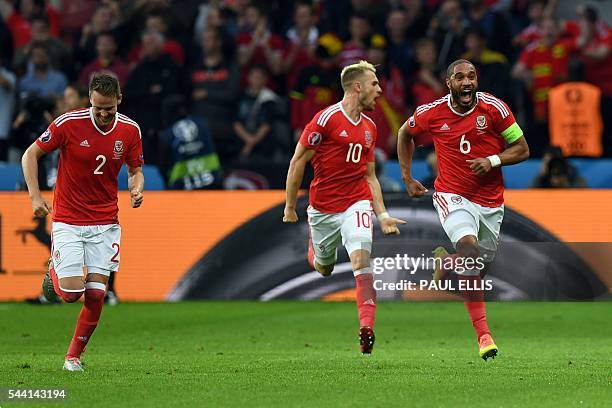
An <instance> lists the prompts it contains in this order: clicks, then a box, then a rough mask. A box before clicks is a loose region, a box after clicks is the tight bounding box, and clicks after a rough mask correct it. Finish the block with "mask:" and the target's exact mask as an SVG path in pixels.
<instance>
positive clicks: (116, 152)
mask: <svg viewBox="0 0 612 408" xmlns="http://www.w3.org/2000/svg"><path fill="white" fill-rule="evenodd" d="M122 154H123V140H115V148H114V149H113V159H115V160H117V159H120V158H121V155H122Z"/></svg>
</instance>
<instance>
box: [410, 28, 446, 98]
mask: <svg viewBox="0 0 612 408" xmlns="http://www.w3.org/2000/svg"><path fill="white" fill-rule="evenodd" d="M415 52H416V62H417V65H418V69H417V71H416V74H415V76H414V79H413V81H412V84H413V85H412V99H413V105H414V106H419V105H424V104H427V103H430V102H433V101H435V100H436V99H438V98H441V97H442V96H444V95H446V93H447V89H446V87H445V85H444V82H443V81H442V79H441V73H440V71H439V70H438V68H437V67H438V65H437V64H436V55H437V54H436V44H435V43H434V42H433V40H430V39H428V38H423V39H421V40H419V41H418V42H417V43H416V46H415Z"/></svg>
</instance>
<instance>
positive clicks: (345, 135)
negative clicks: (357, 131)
mask: <svg viewBox="0 0 612 408" xmlns="http://www.w3.org/2000/svg"><path fill="white" fill-rule="evenodd" d="M340 137H348V133H346V130H343V131H342V132H340Z"/></svg>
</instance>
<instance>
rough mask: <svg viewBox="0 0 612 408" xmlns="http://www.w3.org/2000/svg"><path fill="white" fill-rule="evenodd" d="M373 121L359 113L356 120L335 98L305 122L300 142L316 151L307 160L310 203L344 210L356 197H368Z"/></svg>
mask: <svg viewBox="0 0 612 408" xmlns="http://www.w3.org/2000/svg"><path fill="white" fill-rule="evenodd" d="M376 136H377V133H376V125H375V124H374V121H372V119H370V118H369V117H367V116H366V115H364V114H363V113H362V114H361V116H360V118H359V120H358V121H357V122H353V120H352V119H350V118H349V117H348V115H347V114H346V112H344V109H343V108H342V103H341V102H338V103H336V104H335V105H331V106H329V107H327V108H326V109H323V110H322V111H320V112H319V113H317V114H316V115H315V116H314V118H312V120H311V121H310V122H309V123H308V125H306V127H305V128H304V131H303V132H302V136H301V137H300V143H301V144H302V145H303V146H304V147H306V148H308V149H311V150H315V151H316V153H315V155H314V156H313V158H312V159H311V160H310V163H311V165H312V167H313V169H314V180H313V181H312V183H311V184H310V205H311V206H312V207H313V208H314V209H316V210H318V211H321V212H324V213H340V212H344V211H345V210H346V209H347V208H349V207H350V206H351V205H353V204H355V203H356V202H357V201H360V200H372V192H371V191H370V186H369V185H368V181H367V174H368V166H367V164H368V162H373V161H374V147H375V145H376Z"/></svg>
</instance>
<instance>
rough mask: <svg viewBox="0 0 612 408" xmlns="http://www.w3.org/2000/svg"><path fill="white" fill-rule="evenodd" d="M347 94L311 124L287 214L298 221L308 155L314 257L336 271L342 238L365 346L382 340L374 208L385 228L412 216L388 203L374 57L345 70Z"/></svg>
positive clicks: (326, 271)
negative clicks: (378, 153)
mask: <svg viewBox="0 0 612 408" xmlns="http://www.w3.org/2000/svg"><path fill="white" fill-rule="evenodd" d="M340 82H341V84H342V89H343V90H344V97H343V99H342V101H340V102H338V103H336V104H334V105H331V106H329V107H327V108H326V109H323V110H322V111H320V112H318V113H317V114H316V115H315V116H314V117H313V118H312V120H311V121H310V122H309V123H308V124H307V125H306V127H305V128H304V131H303V132H302V135H301V137H300V140H299V143H298V144H297V146H296V149H295V153H294V155H293V158H292V159H291V163H290V164H289V171H288V174H287V191H286V193H287V198H286V203H285V211H284V216H283V222H288V223H294V222H297V220H298V216H297V213H296V210H295V205H296V201H297V193H298V189H299V187H300V185H301V184H302V178H303V176H304V168H305V167H306V163H308V162H310V163H311V165H312V166H313V168H314V180H313V181H312V183H311V185H310V206H309V207H308V223H309V227H310V229H309V232H310V237H309V248H308V261H309V262H310V264H311V265H312V266H313V267H314V268H315V269H316V270H317V271H318V272H319V273H320V274H321V275H323V276H329V275H330V274H331V273H332V271H333V269H334V265H335V263H336V259H337V247H338V246H339V245H340V244H342V245H344V247H345V248H346V251H347V253H348V254H349V257H350V259H351V265H352V269H353V274H354V276H355V281H356V302H357V308H358V314H359V324H360V330H359V339H360V350H361V352H362V353H364V354H370V353H371V352H372V349H373V347H374V340H375V337H374V331H373V328H374V320H375V317H376V291H375V290H374V285H373V276H372V268H371V266H370V253H371V252H372V218H371V215H372V209H373V210H374V212H375V213H376V215H377V217H378V221H379V223H380V227H381V229H382V231H383V233H384V234H386V235H388V234H399V229H398V227H397V224H404V223H405V222H404V221H402V220H399V219H396V218H393V217H390V216H389V213H388V212H387V211H386V210H385V204H384V202H383V197H382V192H381V189H380V184H379V183H378V179H377V178H376V173H375V164H374V147H375V144H376V125H375V124H374V122H373V121H372V119H370V118H369V117H367V116H366V115H365V114H364V113H363V111H368V112H371V111H373V110H374V108H375V104H376V99H377V98H378V97H379V96H380V95H381V93H382V90H381V88H380V84H379V82H378V79H377V78H376V69H375V68H374V66H373V65H372V64H370V63H368V62H366V61H361V62H359V63H356V64H352V65H348V66H346V67H344V69H343V70H342V72H341V74H340Z"/></svg>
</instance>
